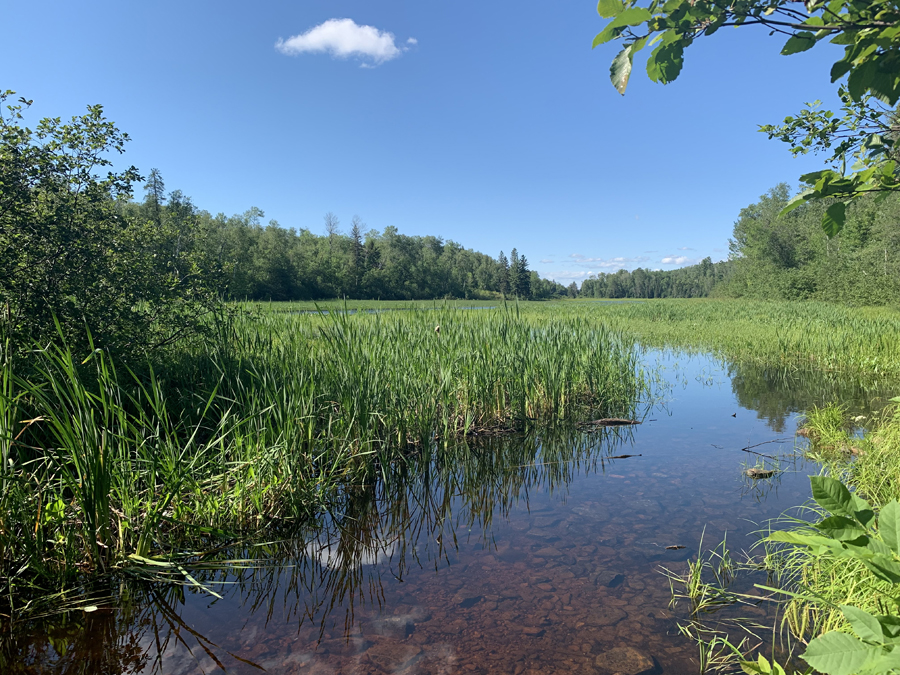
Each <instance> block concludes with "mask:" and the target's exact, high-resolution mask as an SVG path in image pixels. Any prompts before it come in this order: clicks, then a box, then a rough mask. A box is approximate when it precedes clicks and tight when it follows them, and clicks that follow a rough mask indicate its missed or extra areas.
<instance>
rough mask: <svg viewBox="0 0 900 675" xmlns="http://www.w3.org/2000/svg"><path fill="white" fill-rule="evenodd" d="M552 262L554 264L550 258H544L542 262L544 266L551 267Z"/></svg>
mask: <svg viewBox="0 0 900 675" xmlns="http://www.w3.org/2000/svg"><path fill="white" fill-rule="evenodd" d="M552 262H553V261H552V260H550V258H543V259H542V260H541V263H543V264H544V265H549V264H551V263H552Z"/></svg>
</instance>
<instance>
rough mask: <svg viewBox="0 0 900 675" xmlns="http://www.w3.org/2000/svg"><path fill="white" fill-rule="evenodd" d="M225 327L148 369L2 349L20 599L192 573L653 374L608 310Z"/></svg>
mask: <svg viewBox="0 0 900 675" xmlns="http://www.w3.org/2000/svg"><path fill="white" fill-rule="evenodd" d="M435 325H440V326H441V331H440V332H436V331H435V330H434V327H435ZM213 329H214V330H215V331H216V332H217V335H218V337H217V339H216V340H214V341H210V342H207V343H204V344H195V345H193V346H191V347H189V348H184V349H182V350H181V351H173V352H170V353H169V354H168V355H167V359H166V360H165V361H160V362H157V363H155V364H144V365H142V366H141V367H137V366H136V365H135V364H130V365H131V368H127V367H125V366H122V365H119V364H115V363H114V362H113V360H111V359H110V358H109V357H108V355H107V354H105V353H104V352H103V351H100V350H94V351H92V352H91V353H89V354H87V355H86V357H85V355H79V356H76V355H75V354H74V353H73V352H72V351H71V350H70V349H68V348H66V346H65V345H57V344H51V345H49V346H44V347H42V348H40V349H37V350H35V351H34V352H33V353H31V354H29V355H28V358H27V359H25V358H21V357H20V358H19V359H18V360H14V358H15V357H14V355H13V354H12V353H11V352H4V353H3V354H2V358H0V362H2V364H3V368H2V370H0V434H2V435H0V443H2V446H0V451H2V453H3V459H4V463H3V466H2V468H0V490H2V492H0V500H2V505H3V506H4V507H5V508H4V509H3V511H2V513H0V578H2V585H3V593H2V597H4V599H5V600H4V601H5V602H7V603H8V606H7V607H6V608H5V613H8V614H11V613H21V612H23V611H25V610H28V609H29V607H28V606H27V604H25V605H23V603H27V602H29V601H31V600H33V599H34V598H38V597H41V596H43V595H45V594H46V593H48V592H51V591H52V592H55V591H57V590H59V589H60V588H63V587H66V586H71V585H73V584H74V585H77V584H78V583H80V580H81V579H83V578H85V576H86V575H87V576H90V575H92V574H96V573H100V572H104V571H109V570H112V569H121V568H122V567H123V566H132V567H138V568H140V567H145V568H146V567H148V566H149V567H150V568H152V567H154V566H156V573H162V572H165V570H169V571H170V572H171V573H173V574H176V573H177V574H181V575H182V577H185V576H186V577H187V578H188V580H190V579H189V575H187V573H186V572H185V571H184V570H180V569H179V567H178V564H179V563H178V561H179V560H182V559H184V557H185V556H186V555H187V556H191V555H194V556H196V555H201V554H203V553H204V552H207V551H210V550H213V549H216V548H217V547H219V546H221V545H223V544H234V543H235V542H237V541H241V540H244V541H250V542H252V541H254V540H255V538H258V537H260V536H264V533H267V534H272V533H275V532H286V531H289V530H290V529H291V528H292V527H296V526H297V525H299V524H302V523H303V522H305V520H307V519H309V518H310V517H312V516H314V515H315V514H317V513H319V512H321V510H323V509H328V508H331V507H333V506H334V505H335V504H337V503H339V501H340V500H341V499H344V498H345V497H346V495H347V494H348V493H349V492H352V491H353V490H354V489H356V488H357V487H358V486H361V485H367V484H371V483H372V482H374V481H377V480H383V479H384V477H385V476H386V475H387V474H388V473H389V472H388V470H387V467H389V466H391V465H392V464H395V463H400V464H405V463H408V462H410V460H411V458H413V457H418V456H421V455H428V453H431V452H432V451H433V448H435V447H442V446H444V447H452V445H453V444H454V443H456V442H457V440H458V439H459V438H462V437H465V436H466V435H467V434H472V433H474V432H485V431H490V432H493V431H497V430H501V431H502V430H513V429H524V428H527V427H529V426H534V425H541V426H542V427H552V426H554V425H557V424H561V423H562V424H569V423H572V424H573V423H574V422H575V421H577V420H578V419H583V418H584V417H587V416H590V415H595V414H599V415H601V416H631V415H632V414H633V413H634V408H635V405H636V403H637V402H638V400H639V399H641V398H642V397H644V396H645V395H646V394H647V386H648V381H649V380H648V378H647V377H646V375H645V374H644V373H643V372H642V371H641V369H640V367H639V366H638V355H637V352H636V350H635V349H634V346H633V342H632V341H631V340H630V339H628V338H624V337H622V336H621V335H620V334H619V333H618V332H616V331H614V330H610V329H608V328H607V327H606V326H605V325H603V324H602V323H599V322H596V321H589V320H587V319H586V318H584V317H562V318H560V317H553V316H550V315H547V314H528V313H525V312H519V311H518V308H516V307H510V308H508V309H506V310H496V311H491V312H466V311H463V310H457V309H454V308H452V307H440V308H438V309H437V310H436V311H430V312H402V313H400V312H397V313H390V314H371V315H370V314H358V315H349V314H340V313H332V314H329V315H321V314H314V315H289V314H275V313H262V314H258V315H247V314H243V315H237V316H234V317H232V318H231V319H229V320H228V321H227V322H223V323H222V324H221V325H217V326H214V327H213ZM442 461H452V452H451V454H448V455H447V456H445V457H443V458H442ZM163 568H165V569H163ZM166 573H169V572H166ZM31 591H33V592H31Z"/></svg>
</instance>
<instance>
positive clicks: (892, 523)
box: [768, 476, 900, 675]
mask: <svg viewBox="0 0 900 675" xmlns="http://www.w3.org/2000/svg"><path fill="white" fill-rule="evenodd" d="M810 481H811V483H812V494H813V499H815V501H816V503H817V504H818V506H819V507H820V508H822V509H824V510H825V511H826V512H828V513H830V514H831V516H830V517H828V518H825V519H824V520H822V521H821V522H819V523H817V524H816V525H815V526H814V527H815V530H813V531H810V530H806V529H800V530H790V531H780V532H774V533H773V534H771V535H769V537H768V541H770V542H780V543H786V544H789V545H790V546H794V547H806V548H807V549H808V550H809V552H810V555H812V556H814V557H826V558H832V559H847V560H852V561H856V562H858V563H860V564H862V566H863V567H864V568H865V569H866V570H867V571H868V572H869V574H871V575H872V576H873V577H874V578H875V579H877V580H878V581H880V582H883V583H886V584H888V588H889V589H890V590H889V591H888V592H887V594H886V596H887V597H884V598H883V601H884V605H883V606H885V607H887V608H896V607H897V606H900V587H898V585H900V503H898V502H897V500H896V499H892V500H891V501H889V502H888V503H887V504H885V505H884V506H883V507H882V508H881V510H880V512H879V513H878V516H877V518H876V516H875V512H874V509H873V508H872V506H870V505H869V503H868V502H866V501H865V500H864V499H862V498H861V497H859V496H858V495H857V494H855V493H852V492H850V490H848V489H847V487H846V486H845V485H844V484H843V483H841V482H840V481H839V480H837V479H836V478H831V477H828V476H813V477H811V478H810ZM816 531H817V532H818V533H815V534H814V533H813V532H816ZM807 600H808V601H811V602H817V601H818V598H816V597H814V596H810V597H808V598H807ZM840 611H841V613H842V614H843V617H844V619H845V621H846V624H847V626H848V627H849V628H850V630H852V631H853V633H854V634H853V635H850V634H848V633H844V632H836V631H830V632H827V633H824V634H822V635H819V636H818V637H816V638H815V639H813V640H812V641H810V643H809V645H808V646H807V648H806V651H805V652H804V653H803V654H802V658H803V659H804V660H806V662H807V663H809V665H810V666H811V667H813V668H814V669H815V670H816V671H818V672H821V673H826V675H854V674H855V673H873V674H874V673H887V672H891V671H892V670H894V669H896V668H898V667H900V649H898V650H896V651H895V648H896V647H897V646H898V645H900V617H898V616H896V615H894V614H891V613H888V614H873V613H870V612H868V611H866V610H864V609H862V608H860V607H856V606H851V605H841V606H840Z"/></svg>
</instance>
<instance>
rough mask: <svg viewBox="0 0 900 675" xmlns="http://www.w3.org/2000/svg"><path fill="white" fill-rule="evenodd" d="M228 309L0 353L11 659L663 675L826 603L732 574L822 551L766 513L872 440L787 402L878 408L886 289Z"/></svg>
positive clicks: (770, 639) (894, 320)
mask: <svg viewBox="0 0 900 675" xmlns="http://www.w3.org/2000/svg"><path fill="white" fill-rule="evenodd" d="M476 307H477V309H476ZM234 309H235V311H233V312H232V313H231V314H229V315H227V316H226V315H223V316H222V317H221V318H220V320H219V323H217V324H216V325H215V327H214V330H215V331H217V333H216V334H217V336H218V337H217V339H216V340H214V341H206V342H202V343H196V345H198V346H195V347H193V348H191V349H183V350H181V351H174V352H172V354H171V358H170V359H169V360H168V361H167V362H166V363H165V365H164V366H161V365H159V364H155V365H154V366H153V367H151V366H150V365H149V364H147V365H146V366H145V367H143V368H137V367H134V366H131V367H128V366H124V365H120V364H117V363H116V362H115V361H114V360H113V359H110V358H108V357H107V356H106V355H105V354H104V353H103V352H102V351H95V352H93V353H88V354H86V355H85V354H82V353H78V354H75V353H73V352H71V351H68V350H65V349H47V350H40V351H35V352H32V353H30V354H28V355H27V356H23V355H21V354H18V355H17V354H12V353H8V354H7V358H6V361H5V367H4V370H3V379H2V397H0V404H2V413H3V414H2V417H0V420H2V424H3V425H4V426H3V430H4V433H3V439H4V445H3V448H2V450H3V459H4V461H3V467H4V472H3V475H2V480H3V493H2V500H3V502H2V503H3V510H2V518H3V522H2V528H0V537H2V539H0V545H2V551H3V555H2V562H3V565H4V568H3V570H2V579H3V583H4V589H3V598H4V600H3V602H4V609H3V616H4V623H5V625H4V638H3V641H2V644H0V664H2V668H3V671H4V672H11V673H61V674H62V673H66V674H68V673H93V672H128V673H184V674H188V673H208V672H215V671H225V672H235V673H242V672H248V673H250V672H260V670H265V671H266V672H284V673H294V672H296V673H306V672H310V673H313V672H315V673H342V672H346V673H366V674H370V675H376V674H377V673H394V672H407V673H431V672H435V673H436V672H444V673H451V672H484V673H493V672H509V673H513V674H514V675H521V673H526V672H527V673H538V672H540V673H557V672H558V673H563V672H566V673H570V672H584V673H610V674H611V673H614V672H623V673H624V672H628V673H632V675H637V673H644V672H648V673H650V672H655V673H679V674H680V673H684V674H685V675H687V674H688V673H695V672H698V669H700V670H704V669H708V668H712V667H715V666H717V664H719V662H720V661H721V662H723V663H725V664H726V665H725V666H723V667H728V663H730V664H731V667H734V663H735V660H734V659H731V660H730V661H729V660H728V656H729V653H728V648H727V647H726V648H725V649H724V650H723V645H726V644H731V645H735V646H739V647H740V648H741V649H742V650H744V651H746V652H748V653H749V652H751V651H752V652H753V653H755V652H756V651H759V652H760V653H764V654H765V655H767V656H770V655H772V654H773V653H774V654H775V655H776V656H777V657H778V658H782V659H790V658H793V657H792V656H791V655H792V654H793V655H794V657H796V654H797V651H798V645H802V643H803V641H804V640H808V639H809V638H810V637H811V636H812V635H813V634H814V631H816V630H818V629H821V628H822V627H824V626H827V627H833V626H834V625H835V622H836V619H835V618H834V617H833V616H831V615H829V614H828V612H827V611H825V610H823V609H822V608H821V607H816V606H814V605H812V604H810V603H805V604H804V603H803V602H800V601H796V600H795V601H794V602H793V603H792V604H790V605H786V604H785V602H784V601H785V600H786V599H787V598H785V597H784V596H781V597H778V596H776V594H774V593H771V592H767V591H762V590H760V589H759V588H758V587H757V584H762V585H765V584H772V583H776V582H777V583H780V584H781V586H782V587H784V588H786V589H794V590H796V589H797V588H798V587H799V585H803V584H806V583H807V582H808V581H809V580H810V579H811V578H812V577H813V576H815V575H818V576H819V577H824V576H826V575H827V574H832V575H834V574H840V570H839V569H835V568H834V565H835V563H834V562H833V561H832V562H830V563H829V565H831V568H830V569H829V570H827V571H825V570H821V569H818V568H815V567H814V566H813V565H814V563H815V560H814V559H810V560H807V561H806V564H805V565H804V561H802V560H798V559H797V557H798V556H797V553H796V552H787V553H779V552H778V551H776V550H774V549H773V548H772V546H771V545H766V546H763V545H762V544H761V543H760V542H761V539H762V538H763V537H764V534H765V532H766V531H768V529H769V528H772V527H774V528H776V529H778V528H785V527H788V528H790V527H796V526H797V523H798V522H800V523H802V522H806V521H808V520H810V519H812V520H815V519H816V518H815V513H814V512H810V511H809V510H808V509H806V510H804V509H800V508H799V507H803V506H804V505H806V504H807V503H808V502H809V499H810V484H809V478H808V476H810V475H818V474H820V473H821V472H823V471H829V472H831V473H832V474H834V475H839V476H841V477H847V472H848V471H851V472H852V471H856V474H859V473H860V472H861V471H863V469H864V462H865V461H870V458H874V455H875V453H874V452H870V453H868V454H866V453H864V454H863V455H853V454H851V453H850V452H849V451H848V452H843V451H841V450H840V448H838V449H837V450H831V451H827V450H821V446H822V445H823V444H821V443H820V444H818V445H817V444H816V443H815V442H814V441H810V440H808V439H807V438H806V437H805V436H803V435H801V436H797V432H798V430H801V429H802V430H803V433H804V434H806V435H809V428H810V426H812V425H811V423H810V422H809V421H807V418H806V417H804V413H806V412H807V411H811V410H818V409H825V408H826V406H828V404H830V403H833V402H834V401H840V402H841V403H842V408H841V409H840V411H839V413H838V422H837V427H838V428H839V429H840V430H842V433H844V434H845V437H846V438H848V439H852V438H860V439H862V436H863V434H864V432H865V430H866V429H867V428H870V427H871V428H873V429H874V428H875V425H876V423H877V420H878V419H882V418H884V419H887V418H888V416H889V415H890V414H891V412H890V411H891V409H892V408H891V406H892V405H893V404H892V403H891V402H890V399H891V398H892V397H893V396H894V394H895V391H896V389H895V387H896V383H897V380H898V377H900V372H897V370H896V365H895V364H896V363H898V362H900V360H898V359H897V350H898V349H900V344H898V341H897V340H896V339H891V337H892V336H896V335H898V334H900V332H898V331H897V327H898V323H900V315H898V314H897V313H896V312H895V311H893V310H890V309H864V310H858V309H853V308H846V307H839V306H834V305H828V304H825V303H820V304H816V303H774V302H749V301H743V302H742V301H713V300H694V301H690V300H670V301H647V302H627V303H626V302H620V303H608V302H595V301H587V300H585V301H580V300H579V301H564V302H556V303H525V302H523V303H516V302H508V303H503V302H499V303H496V302H495V303H489V302H487V303H474V304H473V303H471V302H465V301H459V302H456V303H454V302H429V303H402V304H396V303H394V304H391V303H383V304H378V303H371V302H369V303H356V304H354V303H353V302H349V301H348V302H344V303H325V304H319V305H312V304H311V303H309V304H304V303H271V304H269V303H263V304H245V305H242V306H239V307H236V308H234ZM355 310H359V311H355ZM877 336H881V337H880V338H878V337H877ZM199 345H202V346H199ZM832 417H834V416H833V415H832ZM611 419H612V420H629V421H633V422H637V424H618V423H610V422H599V420H611ZM810 419H811V420H812V416H810ZM846 420H850V422H845V421H846ZM853 420H855V422H854V421H853ZM812 421H814V420H812ZM882 435H883V434H882ZM860 442H863V441H862V440H861V441H860ZM869 442H873V441H869ZM850 443H852V441H850ZM878 443H879V447H882V448H884V447H885V446H884V443H881V442H880V441H879V442H878ZM839 445H840V444H839V443H837V444H836V443H835V442H832V443H831V444H830V446H829V447H832V448H835V447H836V446H839ZM845 445H846V444H845ZM846 447H849V445H846ZM816 448H820V449H819V450H816ZM886 453H887V454H890V453H889V452H888V451H887V450H884V451H882V453H881V454H882V455H884V454H886ZM753 468H755V469H758V470H764V471H766V472H771V475H769V477H767V478H764V479H754V478H751V477H749V476H748V475H747V471H748V469H753ZM869 473H870V474H871V473H874V471H873V470H870V471H869ZM856 474H854V475H856ZM849 479H850V480H851V481H852V480H853V476H850V477H849ZM861 480H862V479H861ZM867 484H868V483H866V484H865V485H867ZM893 484H894V483H890V484H889V485H888V486H887V487H886V488H883V489H882V490H881V491H880V492H878V493H875V494H873V497H876V498H877V499H880V500H882V501H885V500H887V499H890V498H891V496H892V492H891V490H892V489H893V488H892V487H891V486H892V485H893ZM860 489H863V487H861V488H860ZM785 514H788V515H790V516H791V517H793V518H795V519H796V521H791V520H788V519H786V516H785ZM722 542H724V544H723V543H722ZM716 552H718V553H716ZM717 555H718V556H719V557H718V558H717V557H716V556H717ZM723 555H724V556H725V558H726V559H727V560H728V561H729V562H728V564H727V565H724V566H723V564H722V556H723ZM791 556H793V557H791ZM787 558H790V560H791V561H792V564H793V567H791V565H789V564H788V563H787V562H784V561H785V560H787ZM779 561H781V562H779ZM714 563H715V564H714ZM838 566H839V564H838ZM723 570H724V571H723ZM692 571H695V572H696V574H697V579H696V583H694V584H693V586H692V585H691V573H692ZM810 585H811V586H812V587H814V586H815V584H814V583H811V584H810ZM748 598H750V599H749V600H748ZM713 610H714V611H713ZM823 612H824V613H823ZM786 617H790V620H786ZM837 623H838V624H839V623H840V622H839V620H837ZM773 650H774V652H773ZM732 656H733V655H732ZM717 659H718V660H717Z"/></svg>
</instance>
